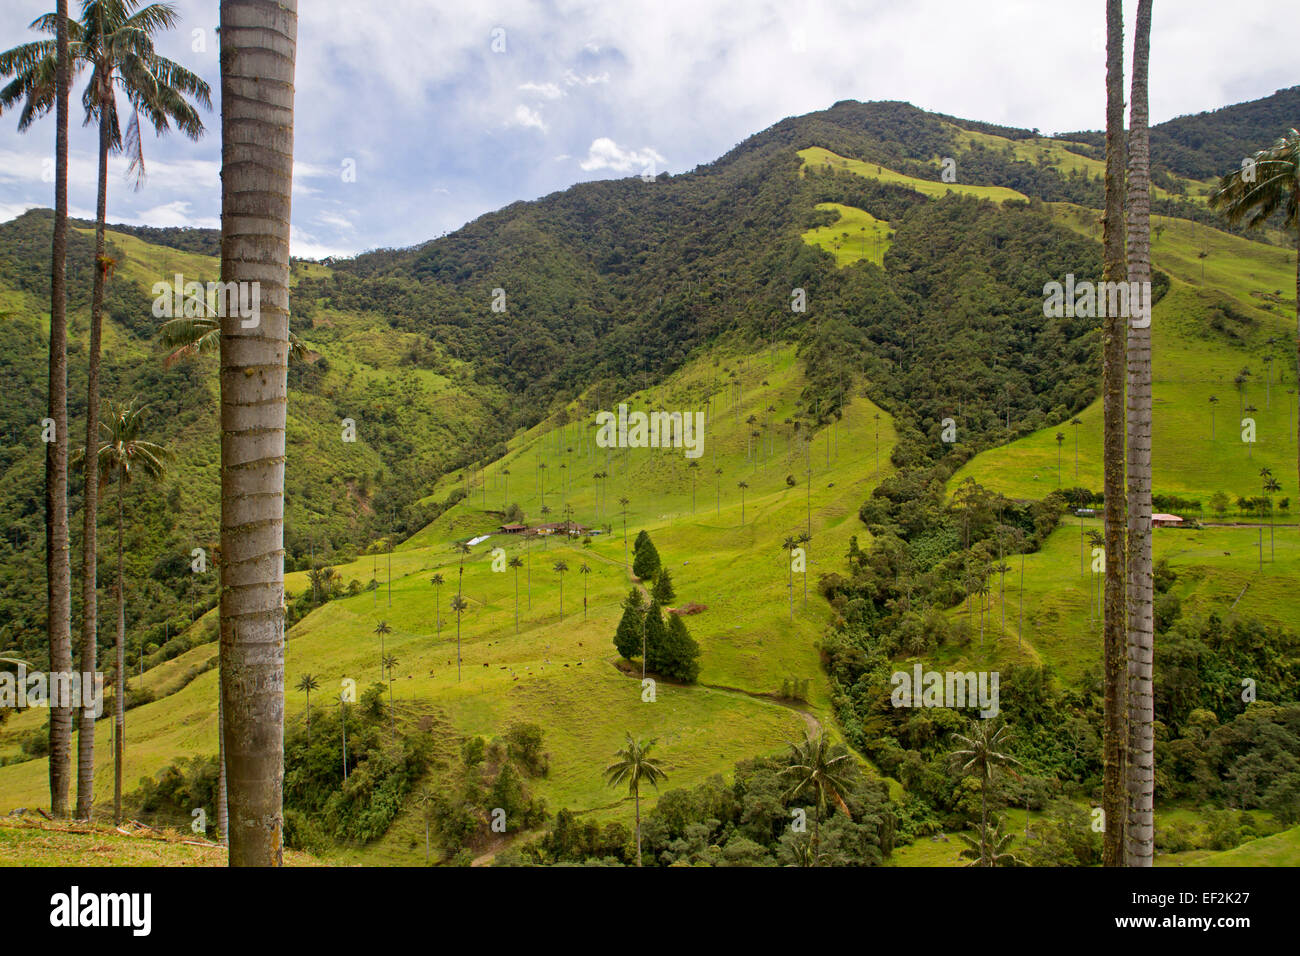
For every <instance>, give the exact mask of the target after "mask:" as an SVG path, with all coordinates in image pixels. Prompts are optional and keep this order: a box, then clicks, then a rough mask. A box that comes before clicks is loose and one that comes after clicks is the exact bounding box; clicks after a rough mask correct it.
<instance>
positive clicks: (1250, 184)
mask: <svg viewBox="0 0 1300 956" xmlns="http://www.w3.org/2000/svg"><path fill="white" fill-rule="evenodd" d="M1210 207H1211V208H1213V209H1221V210H1222V211H1223V213H1224V215H1225V216H1226V217H1227V219H1228V222H1230V223H1234V224H1235V223H1239V222H1242V221H1243V220H1244V221H1245V223H1246V226H1247V227H1248V228H1255V227H1258V226H1262V225H1263V224H1264V223H1265V222H1267V221H1268V219H1269V218H1270V217H1271V216H1272V215H1273V214H1274V213H1276V212H1279V211H1281V213H1282V215H1283V217H1284V221H1285V224H1286V227H1287V228H1288V229H1294V230H1296V238H1297V249H1298V250H1300V132H1296V130H1294V129H1290V130H1287V133H1286V135H1285V136H1283V137H1281V138H1280V139H1279V140H1278V141H1277V142H1275V143H1274V144H1273V145H1272V146H1270V147H1269V148H1268V149H1261V150H1260V151H1259V152H1257V153H1255V155H1254V156H1253V157H1251V162H1250V163H1247V164H1246V165H1245V166H1243V167H1242V168H1241V169H1238V170H1235V171H1234V172H1231V173H1229V174H1228V175H1226V176H1224V177H1223V178H1222V179H1221V180H1219V186H1218V188H1217V189H1215V190H1214V191H1213V192H1212V193H1211V194H1210ZM1295 278H1296V310H1297V312H1296V316H1297V328H1296V361H1297V362H1298V363H1300V256H1298V257H1297V261H1296V277H1295ZM1296 437H1297V442H1300V418H1297V419H1296ZM1296 469H1297V473H1300V453H1298V454H1297V458H1296Z"/></svg>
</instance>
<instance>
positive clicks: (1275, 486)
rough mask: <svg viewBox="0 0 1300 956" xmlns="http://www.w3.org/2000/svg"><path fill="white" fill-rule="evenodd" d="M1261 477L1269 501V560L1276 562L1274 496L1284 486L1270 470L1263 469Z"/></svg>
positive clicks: (1260, 473)
mask: <svg viewBox="0 0 1300 956" xmlns="http://www.w3.org/2000/svg"><path fill="white" fill-rule="evenodd" d="M1259 475H1260V477H1261V478H1263V479H1264V483H1263V488H1264V496H1265V499H1266V500H1267V501H1268V559H1269V560H1270V561H1276V560H1277V552H1276V551H1275V550H1274V547H1273V527H1274V525H1273V495H1274V494H1276V493H1277V492H1279V491H1281V490H1282V485H1281V484H1279V483H1278V480H1277V479H1276V478H1274V477H1273V472H1272V471H1270V470H1269V469H1268V468H1261V469H1260V472H1259Z"/></svg>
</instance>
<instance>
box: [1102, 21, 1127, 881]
mask: <svg viewBox="0 0 1300 956" xmlns="http://www.w3.org/2000/svg"><path fill="white" fill-rule="evenodd" d="M1121 6H1122V5H1121V3H1120V0H1106V177H1105V194H1106V212H1105V215H1104V216H1103V218H1102V225H1103V229H1102V261H1103V266H1104V268H1103V272H1102V275H1103V278H1104V279H1105V281H1107V282H1123V281H1125V280H1126V279H1127V278H1128V268H1127V265H1126V260H1125V256H1124V206H1125V202H1124V197H1125V159H1124V156H1125V149H1124V142H1125V131H1124V21H1123V10H1122V9H1121ZM1109 311H1113V312H1119V311H1120V310H1119V309H1114V310H1109ZM1126 322H1127V320H1126V319H1125V317H1124V316H1121V315H1107V316H1106V317H1105V319H1104V320H1103V324H1102V388H1101V391H1102V432H1103V441H1102V449H1103V455H1102V457H1103V475H1104V482H1103V487H1104V492H1105V502H1106V508H1105V527H1106V591H1105V594H1106V600H1105V615H1104V625H1103V637H1102V651H1103V680H1102V687H1103V692H1104V707H1103V733H1102V741H1103V746H1102V757H1103V759H1102V808H1103V810H1104V811H1105V819H1106V830H1105V835H1104V839H1103V854H1102V855H1103V862H1104V863H1105V865H1107V866H1121V865H1123V863H1124V806H1125V800H1124V795H1125V753H1126V751H1127V744H1128V736H1127V729H1128V727H1127V724H1128V706H1127V705H1128V700H1127V698H1128V693H1127V691H1128V682H1127V672H1128V667H1127V659H1128V632H1127V628H1126V626H1125V625H1126V621H1125V610H1126V601H1125V590H1126V584H1127V581H1126V575H1125V569H1124V564H1125V547H1124V545H1125V532H1126V530H1127V519H1126V512H1127V501H1126V498H1125V487H1124V459H1125V443H1124V435H1125V427H1124V426H1125V421H1124V418H1125V409H1124V385H1125V360H1126V343H1127V329H1126V328H1125V325H1126Z"/></svg>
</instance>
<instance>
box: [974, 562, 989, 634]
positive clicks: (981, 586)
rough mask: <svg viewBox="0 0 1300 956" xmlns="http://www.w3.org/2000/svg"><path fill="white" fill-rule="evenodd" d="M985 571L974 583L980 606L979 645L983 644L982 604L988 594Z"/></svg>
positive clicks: (984, 602)
mask: <svg viewBox="0 0 1300 956" xmlns="http://www.w3.org/2000/svg"><path fill="white" fill-rule="evenodd" d="M986 575H987V572H985V573H984V574H981V575H980V576H979V580H978V583H977V584H976V585H975V594H976V596H977V597H978V598H979V606H980V647H983V646H984V609H985V608H984V606H985V604H986V603H987V599H988V596H989V582H988V578H987V576H986Z"/></svg>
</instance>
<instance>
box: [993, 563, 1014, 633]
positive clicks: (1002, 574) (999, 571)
mask: <svg viewBox="0 0 1300 956" xmlns="http://www.w3.org/2000/svg"><path fill="white" fill-rule="evenodd" d="M1010 570H1011V565H1009V564H1007V563H1006V562H1005V561H998V563H997V564H995V565H994V566H993V572H994V573H995V574H996V575H997V576H998V604H1000V605H1001V607H1002V623H1001V628H1000V632H1001V633H1002V634H1005V633H1006V632H1007V572H1008V571H1010Z"/></svg>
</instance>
